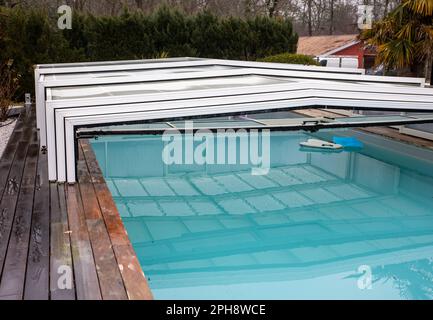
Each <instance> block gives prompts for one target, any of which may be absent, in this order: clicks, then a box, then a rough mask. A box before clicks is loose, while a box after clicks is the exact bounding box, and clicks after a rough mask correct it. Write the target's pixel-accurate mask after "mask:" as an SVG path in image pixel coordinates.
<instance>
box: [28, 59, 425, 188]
mask: <svg viewBox="0 0 433 320" xmlns="http://www.w3.org/2000/svg"><path fill="white" fill-rule="evenodd" d="M35 84H36V108H37V125H38V129H40V136H41V145H42V146H44V147H46V148H47V152H48V169H49V179H50V180H51V181H58V182H69V183H74V182H75V181H76V168H75V167H76V152H75V146H76V140H77V138H79V137H82V136H85V135H86V134H87V135H88V134H89V133H92V132H99V133H101V132H104V130H103V129H94V128H95V127H101V126H102V127H107V126H110V125H116V124H128V123H149V122H158V123H160V124H161V123H166V122H167V121H176V120H177V119H185V118H197V117H210V116H218V115H225V116H227V115H248V114H250V113H257V112H269V111H279V110H295V109H302V108H324V107H332V108H340V109H358V110H367V109H368V110H381V111H399V112H416V113H417V114H416V115H412V114H411V115H404V114H402V115H401V116H389V117H386V116H382V117H380V118H377V117H356V118H346V119H304V120H302V121H299V120H298V122H296V121H288V120H287V119H286V122H284V121H280V122H278V121H277V120H274V122H269V121H268V122H266V121H265V122H262V123H258V122H257V121H255V122H254V123H250V124H248V125H246V127H251V128H252V127H261V128H270V129H273V128H279V129H286V130H302V129H305V130H317V129H322V128H327V127H353V126H368V125H397V124H398V125H400V124H407V123H426V122H433V116H432V115H428V114H421V113H426V112H433V89H429V88H425V87H424V86H425V81H424V79H420V78H397V77H379V76H368V75H365V74H364V70H360V69H338V68H326V67H318V66H301V65H286V64H276V63H261V62H244V61H230V60H217V59H199V58H174V59H159V60H137V61H117V62H115V61H113V62H95V63H77V64H73V63H72V64H54V65H39V66H37V67H36V69H35ZM259 122H260V121H259ZM234 126H236V124H234ZM89 127H91V129H85V128H89ZM145 127H146V126H144V128H143V127H140V126H138V127H135V128H134V129H127V130H123V132H126V131H128V130H129V131H130V132H132V131H131V130H135V133H146V132H148V131H149V130H148V129H146V128H145ZM208 127H209V128H218V122H216V123H215V124H212V123H209V124H208ZM155 128H157V129H163V128H164V126H162V127H161V126H160V127H158V126H157V125H156V127H155ZM77 130H78V131H77ZM116 130H119V129H118V128H117V129H116ZM105 131H107V130H105ZM112 132H113V133H115V130H112Z"/></svg>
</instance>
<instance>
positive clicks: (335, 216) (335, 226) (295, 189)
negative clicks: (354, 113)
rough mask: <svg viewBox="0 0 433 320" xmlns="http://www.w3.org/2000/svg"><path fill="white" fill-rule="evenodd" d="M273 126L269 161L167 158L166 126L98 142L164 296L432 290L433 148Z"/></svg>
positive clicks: (158, 294) (136, 243)
mask: <svg viewBox="0 0 433 320" xmlns="http://www.w3.org/2000/svg"><path fill="white" fill-rule="evenodd" d="M336 135H338V136H356V137H357V138H358V139H359V140H361V141H362V142H363V144H364V147H363V148H362V149H360V150H349V151H347V150H345V151H342V152H338V153H334V152H323V151H315V152H314V151H312V150H303V149H300V148H299V142H301V141H305V140H307V139H308V138H311V137H312V136H311V135H307V134H304V133H299V132H272V133H271V134H270V170H269V171H268V172H267V173H265V174H259V175H253V174H252V170H250V169H251V168H250V165H248V164H242V165H241V164H227V165H216V164H215V165H212V164H207V165H199V164H184V165H183V164H172V165H167V164H165V163H164V162H163V159H162V154H163V149H164V142H163V141H162V139H161V136H160V135H142V136H136V135H125V136H122V135H116V136H104V137H99V138H98V139H93V140H91V141H92V146H93V149H94V151H95V153H96V156H97V159H98V162H99V165H100V167H101V169H102V171H103V173H104V176H105V178H106V182H107V184H108V186H109V188H110V190H111V193H112V195H113V197H114V200H115V202H116V205H117V208H118V210H119V212H120V215H121V216H122V220H123V222H124V224H125V227H126V229H127V231H128V235H129V238H130V240H131V243H132V245H133V247H134V249H135V252H136V253H137V255H138V258H139V260H140V263H141V266H142V269H143V271H144V273H145V275H146V276H147V278H148V281H149V284H150V287H151V289H152V292H153V294H154V296H155V298H156V299H170V298H173V299H208V298H209V299H304V298H306V299H432V298H433V273H432V270H433V209H432V208H433V169H432V168H433V152H432V151H428V150H426V149H419V148H416V147H414V146H409V145H405V144H402V143H398V142H395V141H391V140H387V139H385V138H381V137H378V136H373V135H369V134H365V133H360V132H357V131H350V130H344V131H343V130H337V131H326V132H324V133H320V134H315V137H316V138H317V137H318V138H322V139H329V140H331V139H332V137H333V136H336Z"/></svg>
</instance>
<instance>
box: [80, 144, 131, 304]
mask: <svg viewBox="0 0 433 320" xmlns="http://www.w3.org/2000/svg"><path fill="white" fill-rule="evenodd" d="M80 153H81V152H80ZM78 172H79V174H78V177H79V189H80V194H81V199H82V203H83V209H84V214H85V219H86V222H87V228H88V231H89V236H90V241H91V243H92V248H93V255H94V257H95V263H96V270H97V272H98V278H99V285H100V287H101V294H102V297H103V299H109V300H121V299H127V298H128V297H127V295H126V291H125V287H124V285H123V280H122V276H121V274H120V270H119V267H118V264H117V261H116V258H115V256H114V252H113V249H112V245H111V241H110V237H109V236H108V232H107V229H106V227H105V223H104V220H103V217H102V214H101V211H100V208H99V204H98V200H97V199H96V194H95V190H94V189H93V185H92V182H91V180H90V179H91V178H90V174H89V172H88V171H87V166H86V163H85V161H84V159H82V160H81V159H80V160H79V161H78Z"/></svg>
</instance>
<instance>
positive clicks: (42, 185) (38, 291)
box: [24, 151, 50, 300]
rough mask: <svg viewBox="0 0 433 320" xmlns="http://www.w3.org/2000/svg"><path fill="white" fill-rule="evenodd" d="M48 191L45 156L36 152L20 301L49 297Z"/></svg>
mask: <svg viewBox="0 0 433 320" xmlns="http://www.w3.org/2000/svg"><path fill="white" fill-rule="evenodd" d="M49 203H50V189H49V181H48V167H47V154H46V153H44V152H41V151H39V160H38V169H37V175H36V183H35V199H34V203H33V217H32V227H31V234H30V244H29V255H28V260H27V272H26V285H25V291H24V299H26V300H48V299H49V297H50V284H49V278H50V276H49V270H50V258H49V254H50V227H49V226H50V206H49Z"/></svg>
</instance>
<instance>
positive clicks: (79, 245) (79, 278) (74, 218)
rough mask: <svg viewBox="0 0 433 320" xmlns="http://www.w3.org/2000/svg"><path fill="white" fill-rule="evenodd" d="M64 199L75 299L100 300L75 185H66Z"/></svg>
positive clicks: (93, 261) (94, 267) (97, 281)
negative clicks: (73, 274)
mask: <svg viewBox="0 0 433 320" xmlns="http://www.w3.org/2000/svg"><path fill="white" fill-rule="evenodd" d="M66 200H67V211H68V219H69V228H70V231H71V246H72V257H73V264H74V272H75V286H76V290H77V291H76V292H77V299H79V300H88V299H90V300H100V299H101V298H102V296H101V291H100V287H99V280H98V274H97V272H96V265H95V260H94V257H93V250H92V246H91V243H90V238H89V234H88V231H87V225H86V221H85V218H84V212H83V207H82V203H81V197H80V194H79V190H78V186H77V185H69V186H67V187H66Z"/></svg>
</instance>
